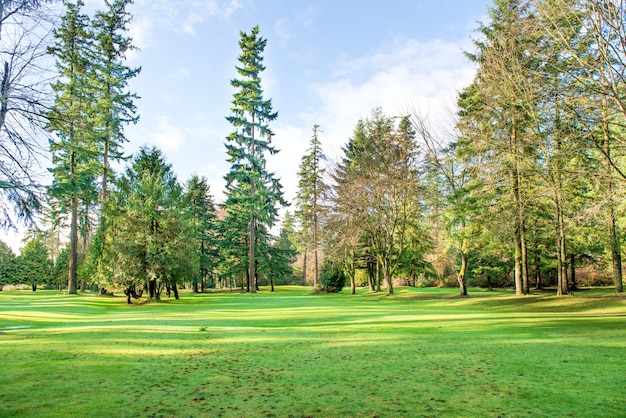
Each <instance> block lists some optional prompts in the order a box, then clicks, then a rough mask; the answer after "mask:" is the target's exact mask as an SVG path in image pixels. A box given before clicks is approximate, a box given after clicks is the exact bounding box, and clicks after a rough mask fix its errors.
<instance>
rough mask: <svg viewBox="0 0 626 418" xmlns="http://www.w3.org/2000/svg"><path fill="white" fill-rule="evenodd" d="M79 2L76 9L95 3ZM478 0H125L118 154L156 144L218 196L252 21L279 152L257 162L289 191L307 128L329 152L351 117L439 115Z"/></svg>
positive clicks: (478, 10) (450, 99) (462, 78)
mask: <svg viewBox="0 0 626 418" xmlns="http://www.w3.org/2000/svg"><path fill="white" fill-rule="evenodd" d="M101 4H102V3H101V0H86V10H87V11H92V10H94V9H95V8H98V7H100V6H101ZM489 4H490V2H489V1H487V0H456V1H454V0H439V1H432V0H390V1H386V2H383V1H380V0H379V1H373V0H135V4H134V5H133V6H131V9H130V10H131V12H132V13H133V15H134V20H133V23H132V24H131V27H130V33H131V35H132V36H133V38H134V43H135V45H137V46H138V47H139V48H140V51H138V52H133V53H131V54H130V55H129V57H128V58H129V64H130V65H132V66H141V67H142V72H141V73H140V75H139V76H138V77H137V78H136V79H135V80H134V81H133V82H132V85H131V88H132V90H133V91H135V92H136V93H138V94H139V95H140V96H141V99H140V100H138V101H137V102H136V104H137V106H138V110H139V113H140V117H141V118H140V121H139V123H138V124H137V125H135V126H130V127H128V128H127V137H128V139H129V143H128V144H127V145H126V150H127V152H128V153H132V152H134V151H136V150H137V149H138V148H139V147H140V146H141V145H156V146H157V147H159V148H161V149H162V150H163V151H164V153H165V155H166V158H167V161H168V162H169V163H171V164H172V166H173V168H174V170H175V172H176V173H177V175H178V178H179V181H181V182H184V181H186V180H187V179H188V178H189V177H190V176H191V175H192V174H194V173H195V174H198V175H203V176H206V177H207V178H208V179H209V182H210V184H211V188H212V193H213V195H214V196H215V197H216V200H217V201H218V202H219V201H221V200H223V198H224V183H223V180H222V177H223V175H224V174H225V173H226V172H227V170H228V168H229V165H228V163H227V162H226V154H225V148H224V145H223V144H224V141H225V137H226V136H227V135H228V133H229V132H230V131H231V126H230V125H229V124H228V122H227V121H226V120H225V117H226V116H228V115H229V113H230V107H231V100H232V94H233V92H234V89H233V88H232V87H231V85H230V80H231V79H232V78H233V77H236V73H235V69H234V67H235V65H236V64H237V56H238V54H239V52H240V51H239V47H238V40H239V31H240V30H244V31H249V30H250V29H251V28H252V27H253V26H254V25H259V28H260V32H261V35H262V36H263V37H264V38H266V39H267V47H266V50H265V54H264V56H265V60H264V64H265V65H266V68H267V69H266V71H265V72H264V73H263V74H262V80H263V88H264V92H265V97H266V98H271V99H272V102H273V105H274V109H275V110H277V111H278V112H279V116H278V118H277V120H276V121H275V122H274V123H273V125H272V128H273V130H274V132H275V137H274V144H275V145H276V147H277V148H278V149H280V150H281V152H279V153H278V154H277V155H275V156H273V157H270V158H269V161H268V167H269V168H270V169H271V170H273V171H275V172H276V174H277V176H278V177H280V178H281V179H282V180H281V182H282V184H283V186H284V188H285V193H286V197H287V199H288V200H290V201H291V200H292V199H293V197H294V196H295V191H296V186H297V178H296V171H297V168H298V164H299V162H300V158H301V156H302V155H303V154H304V152H305V151H306V149H307V146H308V142H309V140H310V138H311V134H312V127H313V125H314V124H318V125H319V126H320V129H321V131H322V132H321V133H320V135H319V139H320V141H321V142H322V144H323V146H324V149H325V152H326V153H327V155H328V156H329V157H330V158H331V159H334V158H336V157H338V156H339V154H340V149H341V146H342V145H343V144H345V143H346V142H347V140H348V139H349V137H350V135H351V133H352V129H353V128H354V126H355V124H356V122H357V120H358V119H359V118H364V117H367V116H368V114H369V112H370V110H371V109H372V108H374V107H376V106H381V107H382V108H383V110H384V111H385V112H386V113H387V114H389V115H399V114H402V113H406V110H407V108H408V107H409V106H413V107H415V108H418V109H420V111H421V112H422V113H424V114H428V116H429V117H430V118H431V119H432V122H433V123H434V124H440V123H445V122H446V121H447V120H449V116H448V112H449V110H450V109H451V108H452V106H453V104H454V101H455V92H456V91H458V90H459V89H461V88H462V87H464V86H465V85H467V84H468V83H469V82H470V81H471V79H472V77H473V74H474V68H473V66H472V65H471V63H469V62H468V61H467V59H466V58H465V57H464V56H463V50H471V48H472V44H471V37H472V36H476V33H475V29H476V27H477V21H486V10H487V9H486V8H487V6H488V5H489Z"/></svg>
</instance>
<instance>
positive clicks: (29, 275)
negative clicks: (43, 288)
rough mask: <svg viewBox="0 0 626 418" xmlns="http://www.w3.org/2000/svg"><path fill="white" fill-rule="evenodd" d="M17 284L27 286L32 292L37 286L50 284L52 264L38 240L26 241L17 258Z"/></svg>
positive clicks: (46, 250)
mask: <svg viewBox="0 0 626 418" xmlns="http://www.w3.org/2000/svg"><path fill="white" fill-rule="evenodd" d="M17 265H18V267H19V273H18V280H19V283H24V284H29V285H30V286H31V287H32V289H33V291H35V290H37V285H43V284H48V283H50V279H51V273H52V266H53V263H52V261H51V260H50V258H49V257H48V249H47V248H46V246H45V245H44V243H43V242H42V241H41V239H39V238H35V239H33V240H31V241H28V242H27V243H26V245H24V248H22V252H21V254H20V255H19V256H18V257H17Z"/></svg>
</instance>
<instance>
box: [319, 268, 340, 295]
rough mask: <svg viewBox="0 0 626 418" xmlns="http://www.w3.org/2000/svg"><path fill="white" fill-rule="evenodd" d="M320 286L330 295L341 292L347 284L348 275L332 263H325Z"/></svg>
mask: <svg viewBox="0 0 626 418" xmlns="http://www.w3.org/2000/svg"><path fill="white" fill-rule="evenodd" d="M320 284H321V285H322V286H323V287H324V288H325V289H326V292H328V293H334V292H341V290H342V289H343V287H344V286H345V284H346V275H345V273H344V272H343V270H341V269H340V268H338V267H336V266H334V265H332V264H330V263H324V265H323V266H322V274H321V276H320Z"/></svg>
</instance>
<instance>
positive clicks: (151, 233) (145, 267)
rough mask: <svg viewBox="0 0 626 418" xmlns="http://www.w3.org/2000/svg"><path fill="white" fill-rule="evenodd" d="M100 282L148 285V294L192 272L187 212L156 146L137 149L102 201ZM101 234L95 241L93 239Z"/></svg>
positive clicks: (191, 231)
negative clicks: (104, 221) (115, 183)
mask: <svg viewBox="0 0 626 418" xmlns="http://www.w3.org/2000/svg"><path fill="white" fill-rule="evenodd" d="M106 210H107V212H106V217H105V219H107V225H106V228H105V229H104V231H105V235H104V243H105V245H103V246H101V247H100V248H102V249H103V252H102V258H101V260H100V262H99V264H98V268H99V276H100V278H101V279H103V280H104V283H103V284H108V285H111V286H124V287H125V288H126V289H135V288H140V287H142V286H143V285H144V284H145V285H147V286H148V289H149V296H150V298H154V299H156V300H160V294H161V291H162V290H163V289H164V287H165V286H166V285H167V284H169V285H172V286H173V285H176V284H178V283H181V282H182V281H184V280H185V279H187V278H190V277H192V276H193V275H194V274H197V272H196V271H194V266H195V265H197V264H195V263H194V260H195V259H194V256H193V254H197V251H198V247H197V246H196V242H195V240H194V229H193V227H194V224H193V217H192V213H191V212H190V211H188V210H186V202H185V199H183V191H182V188H181V187H180V185H179V184H178V182H177V180H176V177H175V176H174V173H173V172H172V169H171V166H170V165H169V164H167V163H166V162H165V159H164V157H163V155H162V153H161V152H160V151H159V150H157V149H156V148H151V149H149V148H145V147H144V148H141V149H140V150H139V153H138V154H137V155H136V156H135V158H134V159H133V163H132V165H131V166H130V167H129V168H128V169H127V170H126V174H125V175H124V176H122V177H121V178H120V180H119V181H118V189H117V190H116V191H115V192H113V193H111V196H110V202H109V201H108V202H107V206H106ZM101 239H102V238H99V239H98V240H95V242H99V240H101Z"/></svg>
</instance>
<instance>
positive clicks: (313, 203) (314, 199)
mask: <svg viewBox="0 0 626 418" xmlns="http://www.w3.org/2000/svg"><path fill="white" fill-rule="evenodd" d="M318 128H319V126H318V125H314V126H313V137H312V138H311V143H310V146H309V149H308V150H307V153H306V154H305V155H304V156H302V161H301V162H300V169H299V171H298V194H297V195H296V206H297V209H296V216H297V217H298V219H299V220H300V225H301V226H302V229H303V232H304V233H305V235H306V236H311V237H312V238H313V266H314V275H313V286H316V285H317V282H318V280H319V267H318V264H319V262H318V249H319V248H318V247H319V246H318V239H319V236H320V218H321V214H322V197H323V196H324V193H325V192H326V189H327V186H326V184H325V183H324V178H323V176H324V172H325V170H324V168H323V167H322V162H323V161H324V160H326V156H325V155H324V152H323V151H322V147H321V144H320V141H319V139H318V137H317V132H318ZM305 251H306V250H305Z"/></svg>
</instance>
